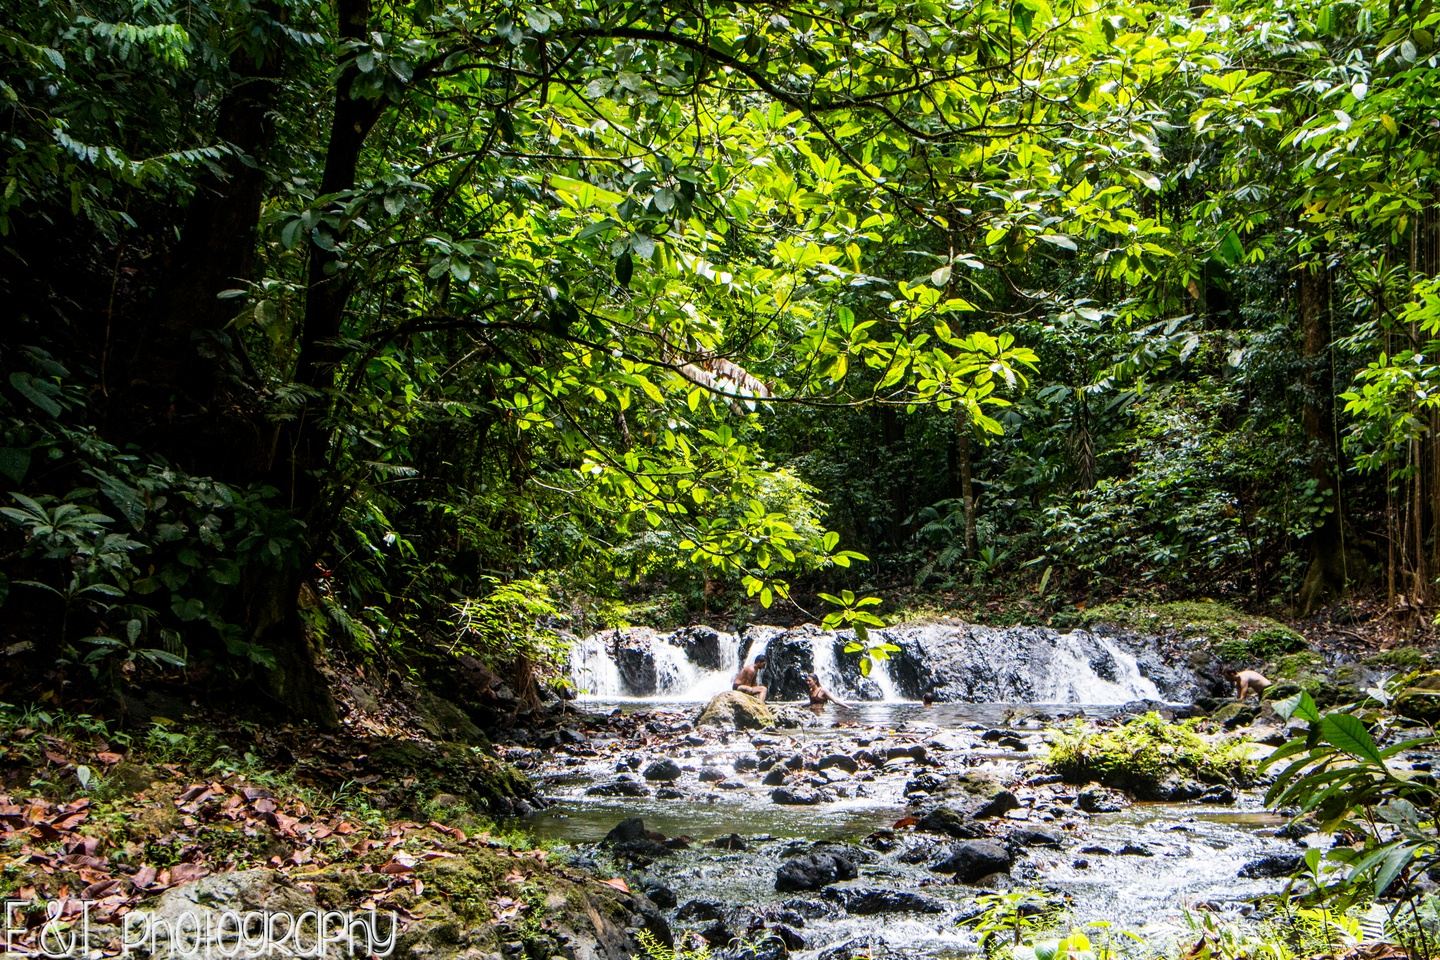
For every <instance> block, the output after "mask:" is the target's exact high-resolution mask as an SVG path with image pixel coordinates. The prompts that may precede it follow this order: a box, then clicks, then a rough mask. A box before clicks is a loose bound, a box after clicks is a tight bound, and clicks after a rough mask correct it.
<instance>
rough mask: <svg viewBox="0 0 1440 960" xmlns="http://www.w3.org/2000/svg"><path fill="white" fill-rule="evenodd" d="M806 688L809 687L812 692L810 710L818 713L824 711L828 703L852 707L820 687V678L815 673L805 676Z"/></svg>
mask: <svg viewBox="0 0 1440 960" xmlns="http://www.w3.org/2000/svg"><path fill="white" fill-rule="evenodd" d="M805 686H806V687H808V688H809V691H810V709H811V710H814V711H815V712H816V713H819V712H820V711H822V710H824V709H825V704H827V703H833V704H835V706H837V707H848V706H850V704H848V703H846V702H845V701H844V700H841V699H840V698H839V697H837V696H835V694H833V693H831V692H830V691H829V690H826V689H825V688H824V687H822V686H820V678H819V677H817V676H815V674H813V673H807V674H805Z"/></svg>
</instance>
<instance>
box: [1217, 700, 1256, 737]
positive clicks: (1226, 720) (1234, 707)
mask: <svg viewBox="0 0 1440 960" xmlns="http://www.w3.org/2000/svg"><path fill="white" fill-rule="evenodd" d="M1258 714H1259V711H1258V710H1256V709H1255V707H1254V705H1252V704H1249V703H1241V702H1240V701H1239V700H1232V701H1231V702H1230V703H1227V704H1225V705H1224V706H1222V707H1221V708H1220V709H1218V710H1216V711H1215V712H1214V713H1212V714H1210V719H1211V720H1212V721H1213V722H1215V723H1218V724H1219V725H1220V726H1222V727H1224V728H1225V729H1227V730H1233V729H1235V728H1236V727H1243V726H1245V725H1246V724H1247V723H1254V722H1255V717H1256V716H1257V715H1258Z"/></svg>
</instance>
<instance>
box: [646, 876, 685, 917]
mask: <svg viewBox="0 0 1440 960" xmlns="http://www.w3.org/2000/svg"><path fill="white" fill-rule="evenodd" d="M640 889H641V891H642V892H644V894H645V896H647V897H649V898H650V902H651V903H653V904H655V906H657V907H659V908H660V909H662V910H669V909H671V908H672V907H674V906H675V903H676V900H675V891H674V890H671V889H670V888H669V887H667V886H665V884H663V883H660V882H659V881H658V880H649V881H646V882H645V883H644V884H642V885H641V887H640Z"/></svg>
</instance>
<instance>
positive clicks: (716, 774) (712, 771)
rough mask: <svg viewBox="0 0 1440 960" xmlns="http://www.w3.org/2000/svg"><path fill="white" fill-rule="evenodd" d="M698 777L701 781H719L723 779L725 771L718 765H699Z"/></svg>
mask: <svg viewBox="0 0 1440 960" xmlns="http://www.w3.org/2000/svg"><path fill="white" fill-rule="evenodd" d="M699 777H700V782H701V783H719V782H720V781H721V780H724V779H725V771H724V770H721V769H720V768H719V767H701V768H700V773H699Z"/></svg>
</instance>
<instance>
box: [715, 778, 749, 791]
mask: <svg viewBox="0 0 1440 960" xmlns="http://www.w3.org/2000/svg"><path fill="white" fill-rule="evenodd" d="M715 787H716V789H719V790H744V789H745V784H744V783H742V782H741V781H739V780H729V779H726V780H721V781H720V782H719V783H717V784H715Z"/></svg>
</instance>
